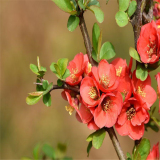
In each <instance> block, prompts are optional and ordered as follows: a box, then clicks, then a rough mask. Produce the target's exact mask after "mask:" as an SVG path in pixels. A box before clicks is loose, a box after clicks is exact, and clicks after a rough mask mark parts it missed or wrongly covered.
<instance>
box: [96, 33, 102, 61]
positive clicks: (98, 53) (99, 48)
mask: <svg viewBox="0 0 160 160" xmlns="http://www.w3.org/2000/svg"><path fill="white" fill-rule="evenodd" d="M101 46H102V32H100V36H99V39H98V51H97V59H98V61H100V50H101Z"/></svg>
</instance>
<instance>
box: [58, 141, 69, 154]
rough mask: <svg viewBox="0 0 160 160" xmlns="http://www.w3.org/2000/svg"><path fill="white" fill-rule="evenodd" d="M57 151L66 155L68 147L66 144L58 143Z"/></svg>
mask: <svg viewBox="0 0 160 160" xmlns="http://www.w3.org/2000/svg"><path fill="white" fill-rule="evenodd" d="M57 149H58V150H59V151H60V152H62V153H65V152H66V151H67V146H66V144H63V143H58V145H57Z"/></svg>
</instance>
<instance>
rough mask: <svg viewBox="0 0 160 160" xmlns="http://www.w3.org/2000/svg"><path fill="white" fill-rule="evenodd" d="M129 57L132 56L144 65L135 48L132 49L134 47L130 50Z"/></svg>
mask: <svg viewBox="0 0 160 160" xmlns="http://www.w3.org/2000/svg"><path fill="white" fill-rule="evenodd" d="M129 55H130V56H131V57H132V58H133V59H135V60H137V61H138V62H140V63H142V62H141V60H140V56H139V54H138V52H137V51H136V50H135V49H134V48H132V47H130V48H129Z"/></svg>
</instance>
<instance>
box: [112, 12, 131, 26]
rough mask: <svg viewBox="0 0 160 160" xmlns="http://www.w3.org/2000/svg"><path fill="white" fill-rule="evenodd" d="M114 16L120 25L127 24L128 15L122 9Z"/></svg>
mask: <svg viewBox="0 0 160 160" xmlns="http://www.w3.org/2000/svg"><path fill="white" fill-rule="evenodd" d="M115 18H116V22H117V24H118V25H119V26H120V27H124V26H126V25H127V24H128V15H127V13H125V12H123V11H119V12H117V13H116V16H115Z"/></svg>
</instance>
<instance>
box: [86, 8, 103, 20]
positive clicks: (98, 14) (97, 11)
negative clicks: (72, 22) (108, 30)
mask: <svg viewBox="0 0 160 160" xmlns="http://www.w3.org/2000/svg"><path fill="white" fill-rule="evenodd" d="M88 9H89V10H91V11H92V12H93V13H94V14H95V17H96V19H97V21H98V22H99V23H102V22H103V20H104V13H103V11H102V10H101V9H100V8H99V7H97V6H90V7H89V8H88Z"/></svg>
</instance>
